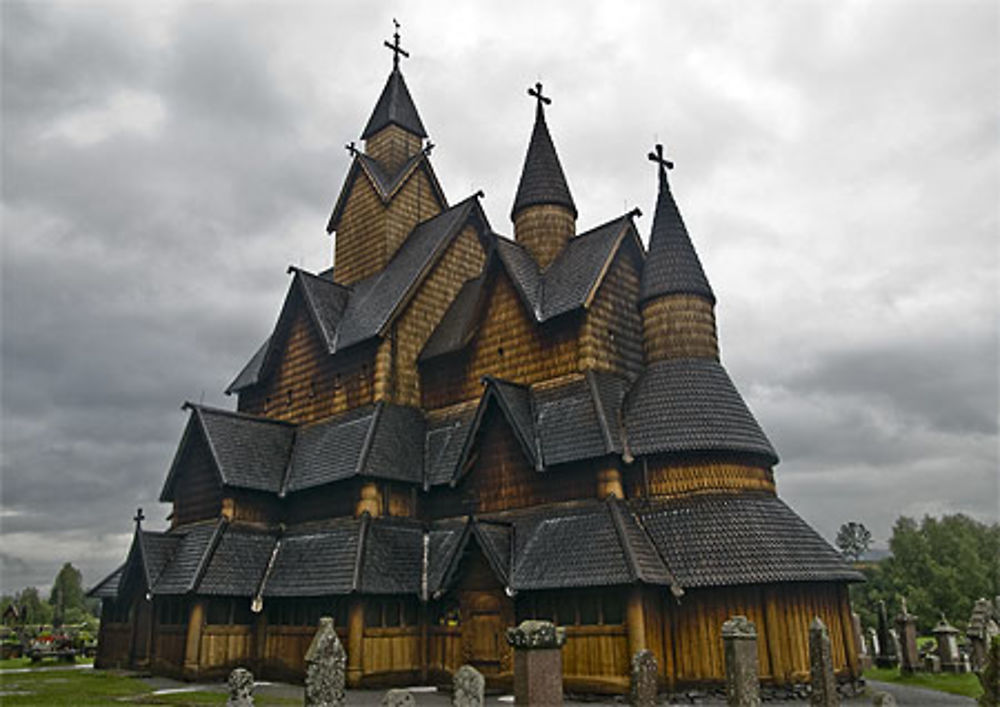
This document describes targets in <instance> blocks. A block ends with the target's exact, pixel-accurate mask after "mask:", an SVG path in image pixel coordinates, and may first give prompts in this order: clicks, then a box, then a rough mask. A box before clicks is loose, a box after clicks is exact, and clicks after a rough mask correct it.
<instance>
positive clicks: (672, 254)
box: [639, 164, 715, 304]
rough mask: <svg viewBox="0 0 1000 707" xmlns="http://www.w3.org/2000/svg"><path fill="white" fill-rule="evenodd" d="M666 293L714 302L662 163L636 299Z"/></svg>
mask: <svg viewBox="0 0 1000 707" xmlns="http://www.w3.org/2000/svg"><path fill="white" fill-rule="evenodd" d="M667 294H689V295H698V296H700V297H704V298H705V299H707V300H708V301H709V302H712V303H713V304H714V303H715V294H714V293H713V292H712V287H711V286H710V285H709V284H708V278H707V277H705V271H704V269H703V268H702V267H701V261H700V260H699V259H698V253H697V252H695V249H694V244H693V243H692V242H691V237H690V236H689V235H688V232H687V228H686V227H685V226H684V219H682V218H681V212H680V210H679V209H678V208H677V202H675V201H674V196H673V194H672V193H671V192H670V183H669V182H668V181H667V171H666V169H664V167H663V165H662V164H661V165H660V189H659V195H658V196H657V198H656V213H655V215H654V216H653V230H652V233H651V234H650V237H649V255H648V256H647V257H646V265H645V267H644V268H643V271H642V283H641V287H640V293H639V300H640V302H641V301H645V300H647V299H649V298H651V297H657V296H659V295H667Z"/></svg>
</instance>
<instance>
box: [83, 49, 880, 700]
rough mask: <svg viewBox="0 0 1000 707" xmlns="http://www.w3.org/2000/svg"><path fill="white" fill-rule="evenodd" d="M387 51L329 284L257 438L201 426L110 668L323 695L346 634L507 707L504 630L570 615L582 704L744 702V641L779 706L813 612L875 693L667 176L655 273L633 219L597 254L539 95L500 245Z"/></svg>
mask: <svg viewBox="0 0 1000 707" xmlns="http://www.w3.org/2000/svg"><path fill="white" fill-rule="evenodd" d="M386 45H387V46H388V47H389V48H390V49H391V50H392V53H393V54H392V56H393V65H392V70H391V72H390V74H389V77H388V80H387V81H386V83H385V86H384V88H383V89H382V92H381V94H380V95H379V97H378V100H377V102H376V104H375V107H374V110H373V111H372V113H371V116H370V117H369V119H368V122H367V124H365V126H364V130H363V132H362V133H361V139H362V146H361V147H359V148H355V146H354V143H351V145H350V146H349V150H350V153H351V163H350V168H349V169H348V171H347V175H346V178H345V179H344V181H343V186H342V187H341V189H340V192H339V194H337V195H335V196H336V198H335V200H334V203H333V208H332V214H331V216H330V220H329V223H328V225H327V231H328V232H329V233H330V234H332V235H333V265H332V267H330V268H329V269H327V270H325V271H322V272H318V273H313V272H307V271H306V270H303V269H300V268H294V267H292V268H289V269H288V277H289V283H288V291H287V294H286V296H285V299H284V302H283V304H282V305H281V309H280V313H279V315H278V318H277V321H276V322H275V323H274V325H273V328H272V329H271V330H270V333H269V334H268V335H267V336H266V340H264V342H263V343H262V345H261V346H260V347H259V349H258V350H257V351H256V352H255V353H253V355H252V356H250V358H249V362H248V363H247V364H246V366H245V367H244V368H243V369H242V370H241V371H240V372H239V373H238V375H236V377H235V379H234V380H233V381H232V383H231V384H230V385H229V387H228V389H227V391H226V392H227V393H229V394H232V395H233V396H235V399H236V405H235V408H236V409H235V410H225V409H217V408H213V407H208V406H204V405H200V404H194V403H187V404H186V405H185V406H184V407H185V410H186V414H187V416H188V417H187V423H186V427H185V428H184V431H183V435H182V436H181V439H180V441H179V444H178V447H177V451H176V454H175V456H174V458H173V462H172V464H171V465H170V467H169V471H168V473H167V475H166V479H165V481H164V484H163V488H162V491H161V494H160V501H161V502H163V503H165V504H170V509H171V510H170V514H169V517H168V521H169V528H168V529H166V530H163V531H154V530H148V529H146V527H144V526H143V520H144V519H143V515H142V512H141V511H140V512H139V513H138V514H136V516H135V518H134V527H135V531H134V537H133V541H132V545H131V548H130V550H129V552H128V555H127V557H126V558H125V561H124V563H123V564H122V565H121V567H120V568H119V569H118V570H116V571H115V572H114V573H112V574H111V575H110V576H109V577H107V578H106V579H104V580H103V581H101V582H100V583H99V584H98V585H97V586H95V587H94V588H93V589H91V592H90V593H91V595H92V596H96V597H100V598H101V599H102V621H101V628H100V637H99V648H98V656H97V665H98V666H100V667H112V666H123V667H134V668H142V669H146V670H150V671H152V672H153V673H156V674H163V675H171V676H177V677H182V678H185V679H203V678H210V677H213V676H222V675H225V674H226V673H227V672H228V671H229V670H231V669H232V668H233V667H235V666H245V667H249V668H251V669H252V670H253V671H254V673H255V674H256V675H258V676H262V677H270V678H277V679H288V680H301V679H302V677H303V674H304V654H305V652H306V649H307V647H308V646H309V643H310V641H311V639H312V636H313V634H314V632H315V630H316V625H317V622H318V619H319V617H320V616H332V617H333V618H334V622H335V626H336V629H337V631H338V632H339V635H340V638H341V641H342V642H343V644H344V646H345V648H346V650H347V656H348V661H347V680H348V684H349V685H350V686H375V685H390V684H437V683H441V682H444V681H447V680H450V676H451V674H452V673H453V672H454V671H455V670H456V669H457V668H458V667H459V666H461V665H463V664H466V663H468V664H471V665H473V666H474V667H476V668H477V669H479V670H480V671H481V672H482V673H483V674H484V675H485V676H486V678H487V681H488V683H489V684H490V685H492V686H495V687H499V688H503V687H509V685H510V683H511V681H512V654H511V650H510V647H509V646H508V645H507V644H506V641H505V640H504V630H505V629H506V628H507V627H509V626H513V625H515V623H517V622H519V621H521V620H523V619H526V618H544V619H549V620H552V621H554V622H556V623H557V624H558V625H559V626H564V627H565V628H566V634H567V640H566V644H565V646H564V647H563V649H562V660H563V672H564V683H565V686H566V689H567V690H569V691H573V692H591V693H616V692H619V693H620V692H625V691H627V689H628V672H629V660H630V657H631V656H632V655H633V654H634V653H635V652H637V651H639V650H642V649H648V650H650V651H652V653H653V654H654V655H655V657H656V659H657V663H658V666H659V677H660V680H661V685H662V687H663V689H665V690H675V689H678V688H682V687H685V686H699V685H701V686H705V685H713V684H718V683H720V682H722V681H723V679H724V659H723V645H722V639H721V633H720V628H721V625H722V623H723V622H724V621H725V620H726V619H728V618H729V617H731V616H733V615H736V614H742V615H745V616H747V617H749V618H750V619H751V620H752V621H753V622H754V623H755V625H756V627H757V631H758V643H757V646H758V659H759V666H760V673H761V676H762V679H763V680H764V681H765V682H768V683H773V684H775V685H788V684H795V683H801V682H807V681H808V675H809V663H808V625H809V622H810V621H812V619H813V617H815V616H819V617H820V618H822V620H823V621H824V623H825V624H826V625H827V627H828V628H829V631H830V637H831V642H832V654H833V661H834V666H835V671H836V673H837V676H838V678H839V679H841V680H852V679H855V678H857V677H858V676H859V675H860V670H859V664H858V655H857V651H856V648H855V645H856V644H855V635H854V631H855V629H854V625H853V623H852V620H851V608H850V603H849V599H848V591H847V590H848V585H849V583H851V582H855V581H858V580H859V579H860V575H859V574H858V573H856V572H855V571H854V570H852V569H851V567H850V566H849V565H847V564H845V562H844V561H843V560H842V558H841V556H840V555H839V554H838V553H837V552H836V551H835V550H834V549H833V548H831V547H830V546H829V545H828V543H827V542H826V541H824V540H823V539H822V538H821V537H820V536H819V535H818V534H817V533H816V532H815V531H814V530H813V529H812V528H810V527H809V526H808V525H807V524H806V523H805V522H804V521H803V520H802V519H801V518H800V517H799V516H798V515H796V513H795V512H794V511H793V510H792V509H791V508H789V507H788V506H787V505H786V504H785V503H783V502H782V501H781V499H780V498H779V497H778V495H777V493H776V487H775V477H774V467H775V465H776V464H777V462H778V456H777V454H776V452H775V450H774V448H773V447H772V445H771V443H770V442H769V441H768V438H767V436H766V435H765V434H764V432H763V430H762V429H761V427H760V425H759V424H758V422H757V421H756V420H755V419H754V416H753V414H752V413H751V411H750V410H749V409H748V407H747V405H746V403H745V402H744V400H743V398H742V397H741V396H740V393H739V392H738V391H737V388H736V386H735V385H734V383H733V381H732V379H731V378H730V376H729V374H728V373H727V372H726V369H725V367H724V366H723V365H722V363H721V362H720V359H719V348H718V342H717V332H716V324H715V315H714V307H715V304H716V300H715V295H714V294H713V290H712V287H711V285H710V284H709V280H708V278H707V276H706V273H705V271H704V269H703V267H702V265H701V262H700V261H699V258H698V255H697V252H696V250H695V247H694V244H693V242H692V238H691V236H690V234H689V233H688V231H687V229H686V227H685V225H684V221H683V219H682V217H681V213H680V210H679V209H678V205H677V203H676V200H675V198H674V195H673V193H672V191H671V186H670V182H669V180H668V171H667V170H668V169H669V168H671V167H672V166H673V165H672V164H671V163H670V162H669V161H667V159H666V158H665V157H664V155H663V151H662V148H661V147H660V146H657V147H656V150H655V151H654V152H653V153H651V154H650V155H649V157H650V159H651V160H652V161H653V162H654V164H655V170H656V173H657V176H656V178H657V180H658V193H657V197H656V204H655V208H654V210H653V217H652V229H651V232H650V234H649V239H648V247H647V246H645V245H644V243H643V240H642V238H641V237H640V229H639V227H638V224H637V216H638V215H639V212H638V210H637V209H636V210H633V211H630V212H628V213H623V214H609V215H608V216H609V218H608V220H607V221H605V222H603V223H600V224H597V225H590V224H587V225H586V228H578V225H577V209H576V205H575V203H574V200H573V196H572V193H571V191H570V188H569V185H568V182H567V179H566V175H565V174H564V172H563V169H562V166H561V164H560V161H559V157H558V155H557V152H556V149H555V144H554V142H553V139H552V135H551V134H550V131H549V128H548V126H547V124H546V109H547V107H548V106H549V104H550V100H549V98H548V97H546V96H545V95H544V94H543V92H542V86H541V85H540V84H536V85H535V86H534V87H533V88H532V89H530V90H529V93H530V94H531V97H532V99H533V101H534V111H535V112H534V125H533V126H532V128H531V133H530V137H529V138H528V141H527V143H528V145H527V151H526V154H525V157H524V164H523V168H522V171H521V174H520V177H519V180H518V181H517V185H516V189H512V197H513V201H512V207H511V211H510V219H511V222H512V227H511V230H512V232H513V237H510V236H507V235H503V234H501V233H499V232H498V231H497V230H494V228H493V225H492V224H491V223H490V221H489V219H488V218H487V215H486V212H485V211H484V208H483V205H482V203H481V198H482V194H472V195H469V196H466V197H465V198H462V199H460V200H458V201H450V200H449V199H448V198H447V197H446V195H445V193H444V191H443V189H442V187H441V184H440V182H439V181H438V179H437V177H436V175H435V171H434V168H433V166H432V163H431V157H430V155H431V147H432V145H431V143H430V142H429V141H428V139H427V138H428V136H427V131H426V129H425V127H424V124H423V122H422V121H421V118H420V115H419V113H418V111H417V108H416V104H415V102H414V100H413V97H412V95H411V93H410V91H409V88H408V87H407V84H406V81H405V80H404V78H403V73H402V71H401V69H400V59H401V57H406V56H408V55H407V54H406V52H405V51H404V50H403V49H402V48H401V47H400V42H399V34H398V30H397V33H396V35H395V41H394V42H391V43H390V42H386ZM548 110H552V108H551V107H548ZM525 127H527V126H525ZM651 172H652V170H651ZM511 183H512V186H513V180H512V182H511ZM331 196H333V195H331ZM503 230H506V229H503ZM265 333H266V332H264V331H262V338H263V335H264V334H265Z"/></svg>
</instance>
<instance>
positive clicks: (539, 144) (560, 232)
mask: <svg viewBox="0 0 1000 707" xmlns="http://www.w3.org/2000/svg"><path fill="white" fill-rule="evenodd" d="M528 94H529V95H531V96H534V97H535V99H536V100H537V106H536V108H535V126H534V129H533V130H532V132H531V142H529V143H528V153H527V155H525V158H524V168H523V169H522V170H521V181H520V182H519V183H518V185H517V196H516V197H515V198H514V206H513V208H512V209H511V212H510V218H511V220H512V221H513V222H514V240H516V241H517V242H518V243H520V244H521V245H523V246H524V247H525V248H526V249H527V250H528V252H529V253H531V255H532V256H533V257H534V259H535V261H536V262H537V263H538V266H539V267H540V268H542V269H543V270H544V269H545V268H547V267H548V266H549V265H550V264H551V263H552V261H553V260H555V258H556V256H557V255H559V253H560V252H561V251H562V249H563V248H564V247H565V246H566V243H567V242H568V241H569V239H570V238H572V237H573V236H574V235H575V234H576V205H575V204H574V203H573V197H572V196H571V195H570V193H569V186H568V185H567V184H566V176H565V175H564V174H563V170H562V166H561V165H560V164H559V156H558V155H557V154H556V148H555V145H553V144H552V136H551V135H549V128H548V126H547V125H546V124H545V107H544V106H545V105H546V104H549V103H551V102H552V99H550V98H548V97H547V96H543V95H542V84H540V83H537V84H535V87H534V88H533V89H531V88H529V89H528Z"/></svg>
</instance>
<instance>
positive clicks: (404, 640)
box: [361, 626, 422, 677]
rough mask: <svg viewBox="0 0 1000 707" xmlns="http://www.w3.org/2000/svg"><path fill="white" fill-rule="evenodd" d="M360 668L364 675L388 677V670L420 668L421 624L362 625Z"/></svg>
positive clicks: (410, 671) (404, 671)
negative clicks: (387, 626)
mask: <svg viewBox="0 0 1000 707" xmlns="http://www.w3.org/2000/svg"><path fill="white" fill-rule="evenodd" d="M362 651H363V654H362V655H363V659H362V663H361V664H362V670H363V675H364V676H365V677H372V676H375V677H387V674H390V673H402V674H404V675H407V676H409V675H414V674H417V673H419V672H420V666H421V661H422V658H421V656H420V628H419V627H417V626H406V627H400V628H371V627H365V637H364V647H363V648H362Z"/></svg>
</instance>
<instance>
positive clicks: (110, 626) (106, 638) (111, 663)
mask: <svg viewBox="0 0 1000 707" xmlns="http://www.w3.org/2000/svg"><path fill="white" fill-rule="evenodd" d="M131 645H132V624H129V623H112V622H110V621H104V620H102V621H101V627H100V629H99V633H98V640H97V656H96V657H95V658H94V667H96V668H119V667H126V666H127V665H128V663H129V658H130V650H131Z"/></svg>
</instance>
